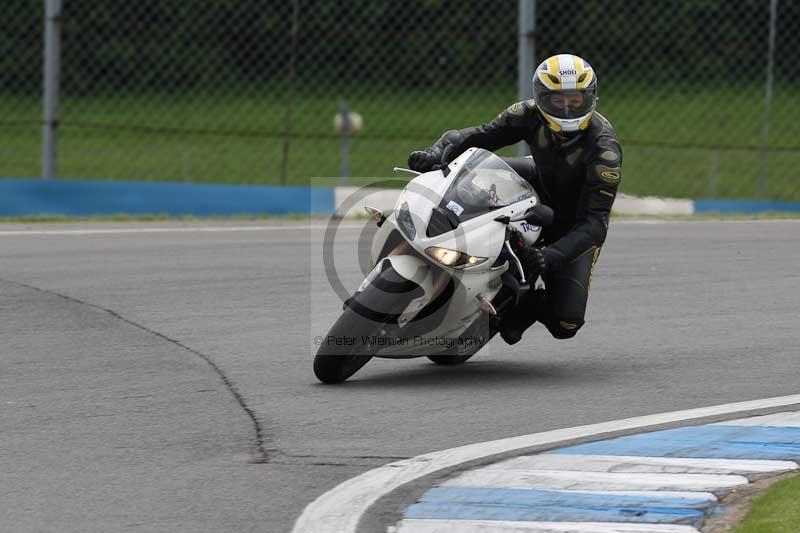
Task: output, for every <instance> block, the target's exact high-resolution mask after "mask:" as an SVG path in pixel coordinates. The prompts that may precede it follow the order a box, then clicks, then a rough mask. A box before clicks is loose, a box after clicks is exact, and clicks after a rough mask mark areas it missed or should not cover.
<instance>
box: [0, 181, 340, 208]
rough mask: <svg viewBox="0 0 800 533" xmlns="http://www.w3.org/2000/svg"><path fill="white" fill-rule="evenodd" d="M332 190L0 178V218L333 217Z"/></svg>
mask: <svg viewBox="0 0 800 533" xmlns="http://www.w3.org/2000/svg"><path fill="white" fill-rule="evenodd" d="M334 207H335V202H334V191H333V189H331V188H327V189H326V188H312V187H273V186H265V185H218V184H198V183H160V182H158V183H156V182H120V181H89V180H40V179H0V216H7V217H8V216H12V217H13V216H29V215H66V216H92V215H116V214H121V213H124V214H129V215H173V216H175V215H196V216H211V215H220V216H230V215H287V214H304V215H331V214H333V212H334Z"/></svg>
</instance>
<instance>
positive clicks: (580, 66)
mask: <svg viewBox="0 0 800 533" xmlns="http://www.w3.org/2000/svg"><path fill="white" fill-rule="evenodd" d="M572 59H573V61H574V62H575V70H577V71H578V76H580V75H581V74H583V72H584V69H583V59H581V58H580V57H578V56H572Z"/></svg>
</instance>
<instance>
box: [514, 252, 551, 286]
mask: <svg viewBox="0 0 800 533" xmlns="http://www.w3.org/2000/svg"><path fill="white" fill-rule="evenodd" d="M517 257H519V262H520V263H522V271H523V272H525V279H527V280H534V279H536V277H537V276H541V275H542V274H544V273H545V272H547V267H548V264H547V254H546V253H545V249H544V248H534V247H532V246H530V247H525V248H522V249H520V250H517Z"/></svg>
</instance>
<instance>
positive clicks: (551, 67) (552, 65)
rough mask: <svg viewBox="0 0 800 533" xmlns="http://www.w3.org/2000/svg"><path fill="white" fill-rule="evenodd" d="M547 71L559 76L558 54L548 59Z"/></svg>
mask: <svg viewBox="0 0 800 533" xmlns="http://www.w3.org/2000/svg"><path fill="white" fill-rule="evenodd" d="M547 72H549V73H550V74H553V75H554V76H558V56H553V57H551V58H550V59H548V60H547Z"/></svg>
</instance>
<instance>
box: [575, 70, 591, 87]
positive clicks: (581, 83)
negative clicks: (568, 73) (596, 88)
mask: <svg viewBox="0 0 800 533" xmlns="http://www.w3.org/2000/svg"><path fill="white" fill-rule="evenodd" d="M584 74H586V77H585V78H584V79H583V81H579V82H578V83H577V87H578V89H585V88H586V87H588V86H589V84H590V83H592V79H594V71H593V70H592V69H589V70H587V71H585V72H584ZM580 77H581V74H579V75H578V79H580Z"/></svg>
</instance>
